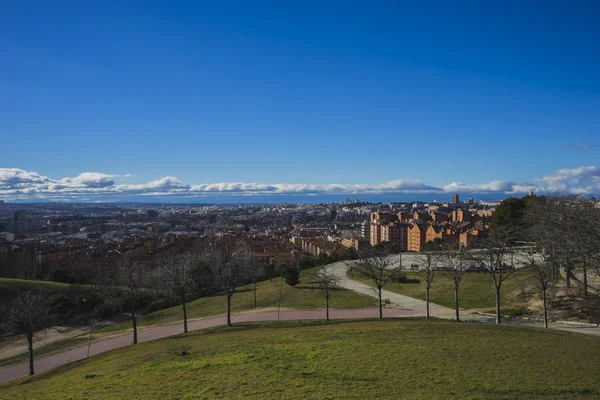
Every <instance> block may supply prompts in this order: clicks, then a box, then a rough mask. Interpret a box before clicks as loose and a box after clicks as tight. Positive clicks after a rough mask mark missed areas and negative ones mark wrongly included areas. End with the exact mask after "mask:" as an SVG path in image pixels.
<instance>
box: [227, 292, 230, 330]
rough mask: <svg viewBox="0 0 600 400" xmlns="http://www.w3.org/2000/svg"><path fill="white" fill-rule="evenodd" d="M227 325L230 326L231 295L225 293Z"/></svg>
mask: <svg viewBox="0 0 600 400" xmlns="http://www.w3.org/2000/svg"><path fill="white" fill-rule="evenodd" d="M227 326H231V295H230V294H228V295H227Z"/></svg>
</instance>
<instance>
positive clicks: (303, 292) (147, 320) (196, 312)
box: [0, 267, 377, 366]
mask: <svg viewBox="0 0 600 400" xmlns="http://www.w3.org/2000/svg"><path fill="white" fill-rule="evenodd" d="M320 269H321V267H316V268H311V269H308V270H306V271H302V272H301V274H300V284H298V285H297V286H296V287H291V286H289V285H286V284H284V285H283V287H284V295H283V300H282V302H281V307H283V308H292V309H296V310H311V309H322V308H324V307H325V299H324V298H323V296H322V295H321V294H320V293H318V292H317V291H316V290H314V287H313V286H312V285H311V284H310V280H311V279H312V277H313V276H314V275H315V274H316V273H318V272H319V270H320ZM25 282H28V281H25ZM256 285H257V306H258V307H259V310H260V309H264V308H267V307H276V306H277V296H278V293H279V289H278V286H277V285H276V284H275V281H264V282H258V283H257V284H256ZM67 286H69V285H67ZM251 288H252V285H247V286H243V287H241V288H240V292H239V293H235V294H234V295H233V297H232V301H231V303H232V311H233V312H234V313H236V312H242V311H247V310H254V293H253V291H252V290H251ZM329 303H330V307H331V308H367V307H376V306H377V300H376V299H375V298H373V297H370V296H365V295H362V294H360V293H356V292H353V291H350V290H345V289H336V290H334V291H333V292H332V294H331V297H330V302H329ZM187 310H188V318H190V319H192V318H203V317H210V316H217V315H223V314H225V313H226V312H227V302H226V298H225V297H224V296H212V297H206V298H201V299H198V300H195V301H192V302H190V303H189V304H188V306H187ZM182 319H183V315H182V311H181V306H175V307H171V308H166V309H164V310H160V311H156V312H153V313H150V314H147V315H144V316H142V317H140V318H139V319H138V327H142V328H143V327H148V326H152V325H162V324H169V323H174V322H178V321H181V320H182ZM131 329H132V328H131V321H124V322H122V323H118V324H114V325H110V326H108V327H106V328H102V329H99V330H97V331H94V333H93V334H92V341H97V340H101V339H103V338H106V337H107V336H111V335H115V334H118V333H120V332H127V331H130V330H131ZM88 340H89V335H88V334H85V335H82V336H79V337H75V338H72V339H67V340H64V341H61V342H58V343H54V344H52V345H49V346H45V347H42V348H40V349H36V351H35V355H36V357H40V356H43V355H48V354H52V353H56V352H57V351H61V350H65V349H68V348H72V347H75V346H78V345H81V344H82V343H87V341H88ZM9 343H12V341H10V340H5V341H0V348H2V347H3V345H8V344H9ZM27 357H28V355H27V354H22V355H19V356H15V357H12V358H10V359H6V360H2V361H0V366H3V365H8V364H12V363H15V362H22V361H25V360H27Z"/></svg>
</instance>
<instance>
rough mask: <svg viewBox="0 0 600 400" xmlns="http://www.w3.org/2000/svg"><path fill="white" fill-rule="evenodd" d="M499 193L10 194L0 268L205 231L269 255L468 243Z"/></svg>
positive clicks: (1, 224) (82, 278) (178, 239)
mask: <svg viewBox="0 0 600 400" xmlns="http://www.w3.org/2000/svg"><path fill="white" fill-rule="evenodd" d="M497 204H498V202H486V201H475V200H474V199H473V198H469V199H467V200H466V201H462V200H461V199H460V197H459V195H458V194H454V195H453V196H452V199H451V200H450V201H445V202H441V201H436V202H433V201H432V202H423V201H415V202H394V203H378V204H374V203H368V202H364V201H361V200H359V199H350V198H348V199H346V201H344V202H335V203H331V204H262V205H260V204H251V205H226V204H213V205H183V204H181V205H180V204H164V205H156V204H152V205H151V204H77V203H76V204H48V203H38V204H12V203H0V276H2V277H9V278H23V279H43V280H53V275H54V274H55V273H56V271H57V270H61V271H62V272H61V273H62V274H63V275H64V274H66V275H67V276H68V280H71V281H73V282H80V283H85V282H91V281H93V279H94V277H95V275H96V274H97V272H98V271H99V270H100V269H102V266H103V265H110V264H111V263H113V262H114V261H115V260H116V259H118V258H120V257H123V256H126V257H127V258H131V259H138V260H140V261H145V262H149V261H151V260H153V259H155V257H156V256H157V255H159V254H160V253H162V252H164V251H167V250H169V249H171V248H173V247H177V249H178V250H179V251H184V250H185V249H187V248H192V247H194V246H197V245H198V244H201V243H202V242H203V241H207V240H210V239H211V238H224V237H231V238H238V239H239V238H244V239H245V240H246V241H248V242H249V243H250V244H251V246H252V252H253V257H254V258H255V259H257V260H260V261H262V262H264V263H268V264H286V263H290V264H291V263H296V262H299V261H301V260H304V259H307V260H315V259H318V258H319V257H343V256H344V254H345V253H346V252H347V251H348V249H351V248H354V249H356V250H362V249H364V248H365V247H369V246H374V245H377V244H378V243H382V242H391V243H394V244H395V245H396V246H397V248H398V250H400V251H411V252H421V251H422V250H423V247H424V245H425V243H426V242H429V241H434V240H436V239H438V238H439V239H441V240H448V239H450V240H456V241H459V242H460V243H461V244H462V245H464V246H468V245H469V243H470V241H471V240H472V239H473V238H476V237H482V236H486V235H487V234H488V228H489V224H490V222H491V218H492V215H493V213H494V210H495V207H496V205H497Z"/></svg>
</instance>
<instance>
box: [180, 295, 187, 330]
mask: <svg viewBox="0 0 600 400" xmlns="http://www.w3.org/2000/svg"><path fill="white" fill-rule="evenodd" d="M181 300H182V301H181V307H182V308H183V333H188V325H187V310H186V308H185V306H186V304H185V296H182V297H181Z"/></svg>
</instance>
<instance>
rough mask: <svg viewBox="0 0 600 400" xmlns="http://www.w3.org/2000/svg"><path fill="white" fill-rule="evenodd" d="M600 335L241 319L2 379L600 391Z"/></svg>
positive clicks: (351, 391)
mask: <svg viewBox="0 0 600 400" xmlns="http://www.w3.org/2000/svg"><path fill="white" fill-rule="evenodd" d="M599 363H600V338H597V337H591V336H583V335H577V334H571V333H567V332H558V331H547V330H542V329H536V328H524V327H515V326H496V325H492V324H476V323H462V324H456V323H453V322H450V321H442V320H424V319H403V320H384V321H352V322H349V321H345V322H336V323H330V324H325V323H322V322H317V323H316V322H310V323H309V322H305V323H281V324H275V323H268V324H248V325H238V326H235V327H234V328H229V329H227V328H217V329H212V330H207V331H199V332H194V333H191V334H188V335H185V336H183V335H181V336H178V337H175V338H169V339H162V340H158V341H154V342H147V343H142V344H139V345H136V346H133V347H128V348H126V349H122V350H117V351H113V352H109V353H105V354H103V355H99V356H96V357H93V358H90V359H88V360H84V361H80V362H76V363H74V364H70V365H68V366H64V367H60V368H58V369H56V370H54V371H48V372H46V373H42V374H39V375H37V376H34V377H31V378H24V379H21V380H18V381H15V382H12V383H9V384H6V385H4V386H0V397H2V398H4V399H24V398H27V399H63V398H69V399H85V398H89V399H91V398H93V399H115V398H127V399H157V398H160V399H203V398H211V399H212V398H240V397H249V398H257V399H270V398H285V399H288V398H316V399H338V398H354V399H371V398H394V399H397V398H420V399H439V398H456V399H481V398H491V399H521V398H528V399H530V398H556V399H558V398H560V399H567V398H572V399H582V398H589V399H592V398H598V396H600V383H599V382H598V379H597V373H596V371H597V366H598V364H599Z"/></svg>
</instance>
